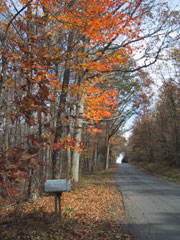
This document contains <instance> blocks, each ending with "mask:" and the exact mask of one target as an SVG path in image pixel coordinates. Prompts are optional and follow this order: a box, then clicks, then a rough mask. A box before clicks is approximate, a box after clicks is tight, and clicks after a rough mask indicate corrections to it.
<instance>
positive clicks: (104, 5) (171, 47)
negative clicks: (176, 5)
mask: <svg viewBox="0 0 180 240" xmlns="http://www.w3.org/2000/svg"><path fill="white" fill-rule="evenodd" d="M179 19H180V18H179V12H178V11H176V9H171V8H170V7H169V6H168V3H167V2H165V1H161V0H114V1H112V0H98V1H96V0H62V1H59V0H49V1H43V0H29V1H28V0H16V1H15V0H2V1H1V3H0V56H1V57H0V186H1V195H2V197H3V198H12V196H22V195H23V196H24V198H25V199H26V200H29V199H31V198H32V197H34V196H36V195H38V194H39V192H41V191H43V184H44V181H45V180H46V179H60V178H67V179H72V180H73V181H74V182H78V181H79V179H80V177H81V175H82V174H83V173H84V172H95V171H96V170H101V169H108V168H109V166H112V165H113V164H115V162H116V158H117V157H118V156H119V154H120V153H121V152H124V151H126V152H127V156H128V158H129V159H130V160H132V161H141V160H142V161H163V162H166V163H167V164H168V165H169V166H174V165H175V166H178V167H180V155H179V153H180V137H179V136H180V129H179V123H180V120H179V116H180V112H179V111H180V99H179V92H180V87H179V73H180V72H179V70H180V69H179V67H180V52H179V32H178V31H179V29H180V26H179V23H180V22H179ZM157 62H158V63H159V65H156V63H157ZM151 66H156V67H154V69H155V70H154V71H155V72H156V71H157V77H159V78H160V79H162V86H161V89H160V92H159V96H158V100H157V103H156V105H155V106H152V104H151V100H152V99H153V82H154V79H153V76H152V75H151V74H150V72H149V71H148V69H149V68H150V67H151ZM158 66H160V67H159V68H158ZM168 67H169V68H171V70H172V69H173V75H170V74H169V76H168V77H165V76H164V69H166V71H165V72H166V76H167V73H168ZM133 116H136V120H135V125H134V129H133V131H132V136H131V138H130V140H129V142H128V143H127V141H126V139H125V137H124V135H123V133H124V132H123V131H124V130H123V127H124V126H125V124H126V123H127V121H128V120H129V119H130V118H132V117H133Z"/></svg>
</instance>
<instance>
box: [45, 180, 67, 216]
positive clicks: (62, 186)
mask: <svg viewBox="0 0 180 240" xmlns="http://www.w3.org/2000/svg"><path fill="white" fill-rule="evenodd" d="M70 191H71V181H70V180H67V179H60V180H46V181H45V192H46V193H50V194H54V195H55V198H54V200H55V214H56V215H59V216H60V218H61V196H62V193H63V192H70ZM58 207H59V211H58Z"/></svg>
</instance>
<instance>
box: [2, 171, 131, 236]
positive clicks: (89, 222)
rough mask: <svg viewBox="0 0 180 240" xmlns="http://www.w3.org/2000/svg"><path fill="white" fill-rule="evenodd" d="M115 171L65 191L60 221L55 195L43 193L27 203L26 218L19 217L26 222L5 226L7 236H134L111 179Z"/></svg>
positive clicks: (25, 208)
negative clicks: (130, 231)
mask: <svg viewBox="0 0 180 240" xmlns="http://www.w3.org/2000/svg"><path fill="white" fill-rule="evenodd" d="M113 171H114V170H113ZM113 171H112V170H111V171H110V170H109V174H108V175H107V174H105V175H104V174H103V173H100V174H99V175H94V176H91V177H90V180H89V181H88V182H87V181H86V180H85V181H84V183H83V186H82V185H81V186H79V187H76V188H75V189H74V190H73V191H72V192H70V193H63V196H62V220H61V221H60V220H59V218H57V217H55V216H54V215H53V213H54V198H53V197H49V196H44V197H41V198H39V200H38V201H37V202H36V203H33V204H32V203H26V204H25V205H24V208H23V209H22V211H21V216H22V215H23V217H22V218H20V219H18V220H17V222H19V223H22V221H23V225H20V227H17V226H16V227H15V229H13V227H12V228H11V230H12V231H10V230H9V225H8V224H7V225H6V224H5V225H3V230H4V232H5V234H4V239H33V240H36V239H44V240H45V239H48V240H49V239H55V240H80V239H86V240H90V239H93V240H94V239H96V240H111V239H113V240H115V239H121V240H129V239H131V238H130V235H129V233H128V231H127V226H126V222H125V216H124V209H123V201H122V196H121V193H120V192H119V191H118V190H117V188H116V187H115V180H113V179H112V174H113ZM18 226H19V224H18ZM7 229H8V230H7ZM20 233H21V234H20ZM13 234H14V235H13ZM8 237H9V238H8Z"/></svg>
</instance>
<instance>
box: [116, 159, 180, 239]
mask: <svg viewBox="0 0 180 240" xmlns="http://www.w3.org/2000/svg"><path fill="white" fill-rule="evenodd" d="M117 184H118V187H119V189H120V191H121V192H122V194H123V198H124V205H125V210H126V214H127V219H128V222H129V224H130V230H131V232H132V233H133V235H134V237H135V239H136V240H180V185H177V184H174V183H169V182H167V181H164V180H160V179H157V178H155V177H152V176H150V175H148V174H146V173H144V172H142V171H140V170H138V169H137V168H135V167H133V166H130V165H129V164H126V163H123V164H120V165H119V167H118V172H117Z"/></svg>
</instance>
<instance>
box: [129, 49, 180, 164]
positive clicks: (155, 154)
mask: <svg viewBox="0 0 180 240" xmlns="http://www.w3.org/2000/svg"><path fill="white" fill-rule="evenodd" d="M168 59H169V61H170V62H171V63H170V66H169V67H168V66H167V65H166V74H167V75H166V76H164V75H161V77H162V79H163V82H162V86H161V88H160V92H159V96H158V100H157V101H156V102H157V103H156V105H155V106H153V107H151V108H149V109H146V111H145V112H144V113H143V115H142V116H141V117H139V118H138V119H137V120H136V122H135V127H134V130H133V134H132V136H131V138H130V140H129V145H128V150H127V151H128V155H129V158H130V159H131V160H132V161H136V162H137V161H138V162H141V161H147V162H152V163H155V162H158V163H162V164H164V165H166V166H169V167H178V168H179V167H180V155H179V154H180V139H179V136H180V129H179V125H180V111H179V110H180V98H179V96H180V88H179V86H180V85H179V83H180V82H179V76H180V75H179V73H180V52H179V48H173V49H172V50H171V51H170V52H169V54H168ZM168 68H169V69H168ZM168 70H171V71H168ZM161 74H162V72H161Z"/></svg>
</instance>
